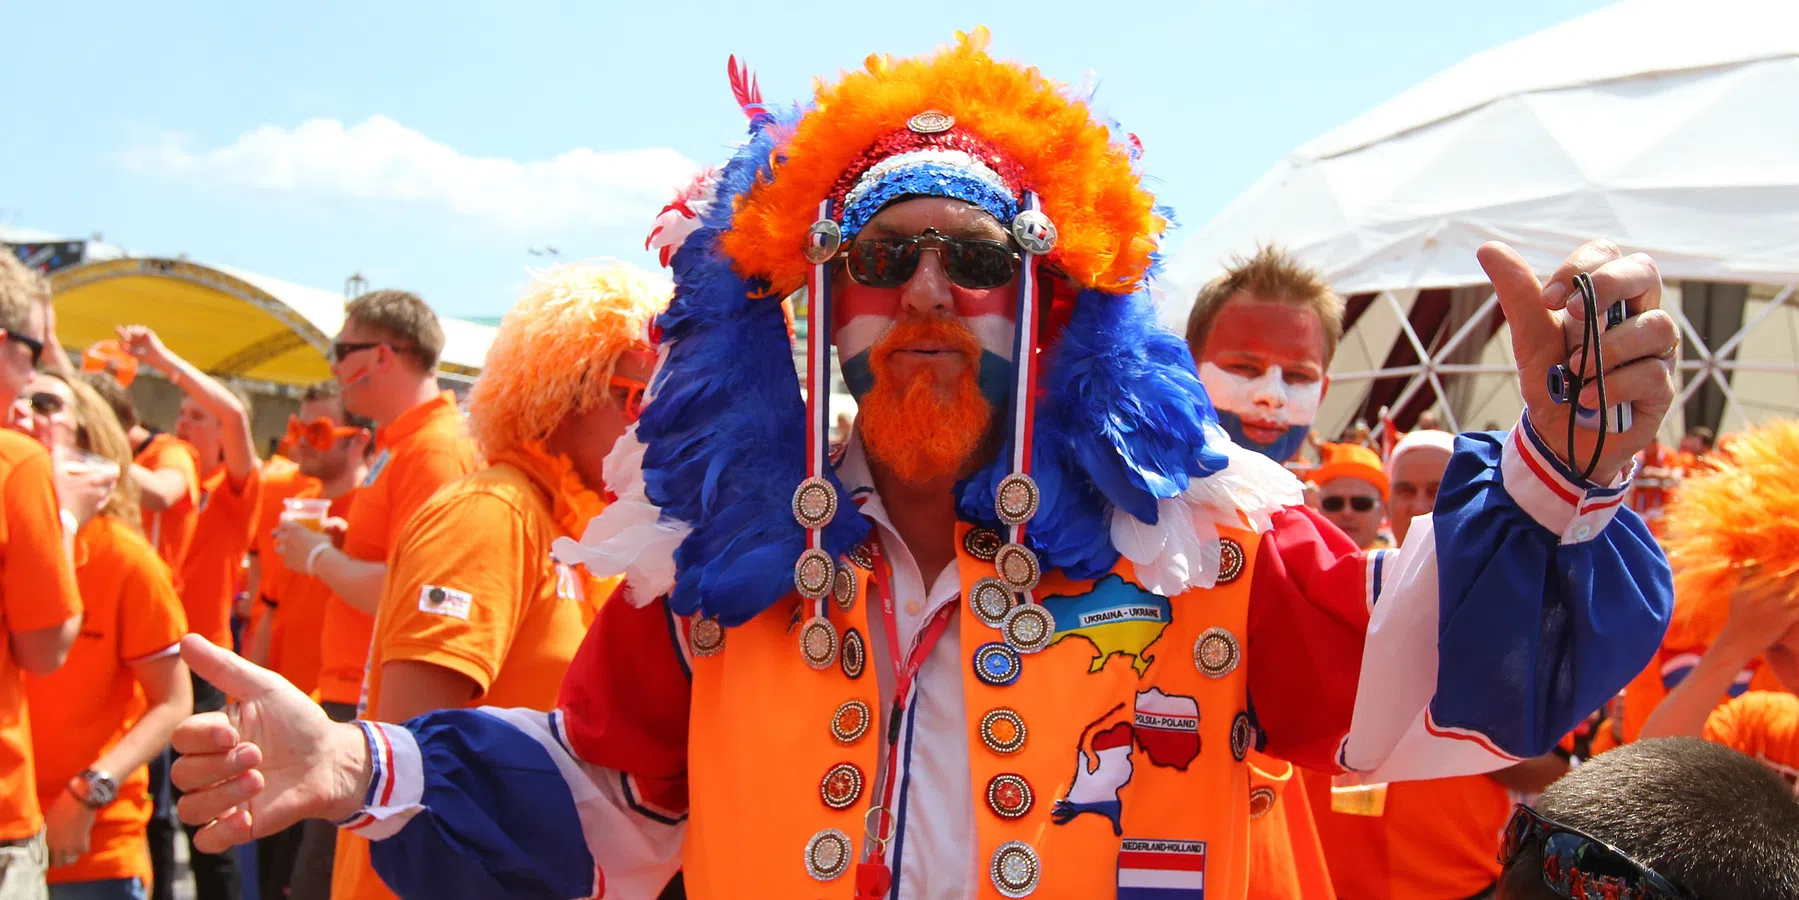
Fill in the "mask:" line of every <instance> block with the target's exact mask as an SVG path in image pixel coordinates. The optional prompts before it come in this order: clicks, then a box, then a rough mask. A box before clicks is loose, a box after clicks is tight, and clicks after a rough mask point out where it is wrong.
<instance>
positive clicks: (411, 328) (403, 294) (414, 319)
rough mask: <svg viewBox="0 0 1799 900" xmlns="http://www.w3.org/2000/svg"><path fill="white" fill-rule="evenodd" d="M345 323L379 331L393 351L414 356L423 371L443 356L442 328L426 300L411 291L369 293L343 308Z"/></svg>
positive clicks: (434, 366)
mask: <svg viewBox="0 0 1799 900" xmlns="http://www.w3.org/2000/svg"><path fill="white" fill-rule="evenodd" d="M344 322H345V323H346V324H347V323H350V322H354V323H356V324H357V325H360V326H362V327H364V328H370V329H373V330H375V331H378V332H380V333H381V335H382V336H383V337H385V338H387V339H388V340H391V341H393V342H394V343H395V347H394V350H395V351H397V352H401V353H408V354H411V355H412V356H413V357H416V358H417V359H418V361H419V364H420V366H421V367H422V368H423V369H424V371H426V372H430V371H432V370H434V369H436V368H437V361H438V360H439V359H440V358H442V357H443V352H444V329H443V325H442V324H440V323H439V322H438V321H437V313H436V312H434V311H432V309H431V306H430V304H428V303H426V302H425V298H423V297H420V296H419V295H417V294H414V293H412V292H411V291H396V290H379V291H369V292H368V293H366V294H363V295H362V296H360V297H357V298H356V299H354V300H351V301H350V302H349V303H348V304H347V305H345V306H344Z"/></svg>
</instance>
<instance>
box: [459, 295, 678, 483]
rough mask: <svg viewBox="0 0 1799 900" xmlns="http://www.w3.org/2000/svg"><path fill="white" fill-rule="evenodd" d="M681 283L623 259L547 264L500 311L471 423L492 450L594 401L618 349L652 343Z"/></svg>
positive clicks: (486, 450)
mask: <svg viewBox="0 0 1799 900" xmlns="http://www.w3.org/2000/svg"><path fill="white" fill-rule="evenodd" d="M672 292H673V287H672V286H671V285H669V284H668V282H666V281H663V280H661V279H658V278H656V277H655V276H652V275H650V274H649V273H648V272H645V271H643V270H641V269H638V268H636V267H634V266H630V265H626V264H625V263H620V262H606V263H574V264H569V265H561V266H556V267H555V268H552V269H549V270H548V271H545V272H542V273H540V274H539V275H538V276H537V277H536V278H535V279H533V280H532V282H531V286H530V287H528V288H526V289H525V295H524V296H523V297H521V298H519V301H518V304H517V305H516V306H514V307H512V311H511V312H508V313H507V314H506V318H504V319H502V320H501V321H500V329H499V331H498V332H497V333H495V335H494V339H493V344H492V345H490V346H489V347H488V348H487V362H486V363H485V364H484V365H483V366H482V367H481V377H480V378H478V379H476V381H475V386H474V387H473V388H471V389H470V390H469V430H470V432H471V433H472V434H473V435H474V437H475V442H476V443H477V444H479V445H480V447H481V452H482V454H483V455H485V456H487V457H488V458H490V459H491V458H493V456H494V455H495V454H498V453H502V452H505V451H507V450H513V449H517V448H520V447H523V446H528V445H531V444H534V443H538V442H541V441H543V440H544V439H545V438H547V437H549V435H550V432H552V431H554V430H556V426H557V425H560V424H561V423H562V421H563V420H564V419H566V418H568V417H569V416H573V415H578V414H580V413H582V412H585V411H587V409H588V407H589V406H590V405H591V404H592V403H593V400H594V398H595V397H598V396H605V391H604V390H600V391H597V392H596V391H595V390H594V386H595V385H600V386H602V387H604V386H608V385H610V383H611V381H612V373H613V370H614V369H615V368H616V367H617V365H618V358H619V356H620V355H621V354H623V353H625V352H626V351H628V350H631V349H633V348H638V347H647V346H648V335H649V326H650V323H651V322H652V321H653V320H654V319H655V318H656V316H658V315H660V314H661V313H662V311H663V310H664V309H666V308H667V307H668V301H669V297H670V295H671V294H672Z"/></svg>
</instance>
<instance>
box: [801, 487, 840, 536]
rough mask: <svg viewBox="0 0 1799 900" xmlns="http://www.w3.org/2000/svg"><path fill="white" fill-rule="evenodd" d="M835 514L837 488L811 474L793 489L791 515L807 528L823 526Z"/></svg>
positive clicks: (829, 521) (827, 523) (828, 522)
mask: <svg viewBox="0 0 1799 900" xmlns="http://www.w3.org/2000/svg"><path fill="white" fill-rule="evenodd" d="M836 515H837V489H836V488H833V487H831V483H830V482H829V481H826V480H824V479H823V478H819V477H817V476H813V477H811V478H808V479H806V480H805V481H802V482H800V486H799V487H797V488H794V490H793V517H794V518H795V519H798V520H799V523H800V524H801V525H803V526H805V527H807V528H823V527H825V526H826V525H829V524H830V523H831V519H832V518H833V517H835V516H836Z"/></svg>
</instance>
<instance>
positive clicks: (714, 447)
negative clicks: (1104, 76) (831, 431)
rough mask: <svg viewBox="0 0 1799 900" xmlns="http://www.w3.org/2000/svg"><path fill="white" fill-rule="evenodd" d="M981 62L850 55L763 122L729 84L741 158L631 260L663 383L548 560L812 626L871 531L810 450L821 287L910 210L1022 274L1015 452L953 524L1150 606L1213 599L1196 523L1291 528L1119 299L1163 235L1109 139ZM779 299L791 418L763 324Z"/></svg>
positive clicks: (1045, 83) (819, 441)
mask: <svg viewBox="0 0 1799 900" xmlns="http://www.w3.org/2000/svg"><path fill="white" fill-rule="evenodd" d="M987 41H988V36H987V32H986V30H985V29H977V30H975V31H974V32H973V33H971V34H963V33H960V32H958V33H957V36H956V42H955V44H954V45H952V46H950V47H947V48H945V49H943V50H941V51H939V52H937V53H936V54H933V55H930V56H926V57H921V58H916V59H904V60H895V59H891V58H888V57H885V56H871V57H869V59H868V60H867V65H866V68H865V70H863V71H859V72H853V73H850V74H846V75H845V76H844V77H843V78H842V80H841V81H839V82H838V83H836V84H821V85H820V87H819V88H818V91H817V95H816V97H815V98H814V101H813V103H812V104H811V105H810V106H807V107H799V108H793V109H789V110H785V111H777V110H772V109H770V108H769V107H768V105H767V104H765V103H763V101H762V98H761V95H760V90H759V88H758V87H757V85H756V82H755V79H754V77H753V76H751V75H749V74H748V72H747V71H746V70H745V69H743V68H742V67H741V66H739V65H738V63H737V61H736V60H735V59H734V58H733V60H732V61H731V64H730V75H731V83H732V88H733V91H734V93H735V94H736V96H737V99H738V103H739V105H740V106H742V108H743V110H744V112H745V114H746V116H748V118H749V121H750V128H749V139H748V141H747V142H746V143H745V144H744V145H743V146H742V147H741V148H740V149H739V151H738V152H737V154H736V155H735V156H734V157H733V158H732V159H731V161H730V162H729V163H727V164H726V165H725V166H723V167H722V168H720V169H718V170H717V171H716V172H709V173H707V174H706V175H705V176H702V178H701V179H700V180H699V181H697V182H696V183H695V184H694V185H692V186H690V187H689V188H688V189H687V190H685V191H683V193H682V195H681V196H680V197H678V198H677V200H676V202H675V203H673V204H671V205H670V206H669V207H668V208H667V209H665V210H664V212H663V215H662V216H660V217H659V218H658V219H657V232H656V233H655V234H653V235H652V237H651V246H652V247H655V248H656V249H658V250H660V251H661V252H662V254H663V256H664V259H665V260H667V262H668V264H669V266H670V267H671V268H672V269H673V273H674V280H675V297H674V301H673V303H671V305H670V306H669V310H668V312H667V313H666V314H665V315H663V316H662V317H661V319H660V320H659V324H660V330H661V340H662V345H661V352H662V355H663V359H662V364H661V366H660V367H659V369H658V374H657V377H656V380H655V384H654V385H653V390H652V396H651V399H650V402H649V403H648V405H647V406H646V408H645V410H644V414H643V417H642V419H641V420H640V421H639V422H638V424H637V425H636V427H635V429H634V431H633V432H631V433H628V434H627V435H626V436H625V438H624V439H623V440H621V441H620V442H619V444H618V446H617V447H616V448H615V449H614V451H613V456H612V457H611V458H610V459H609V460H608V466H607V472H606V480H607V484H608V485H609V486H611V487H612V488H613V490H614V491H616V492H618V493H619V494H620V500H619V501H618V502H615V503H613V504H612V505H611V506H610V507H609V508H608V509H607V511H606V513H605V514H603V515H602V516H600V517H599V518H598V519H596V520H595V521H594V523H593V525H592V526H591V527H590V528H589V529H588V533H587V535H586V536H584V538H583V540H582V541H581V543H580V544H575V543H574V542H572V541H571V542H566V543H565V544H563V545H562V546H561V547H559V549H558V554H559V555H560V556H564V557H569V558H573V559H577V560H579V561H582V562H585V563H587V564H588V566H589V568H590V569H593V570H594V571H595V573H596V574H608V573H611V572H618V571H625V572H626V574H627V577H628V580H629V582H630V583H631V586H632V595H633V596H634V598H635V599H637V600H638V601H640V602H647V601H648V600H649V599H651V598H653V597H655V596H659V595H667V597H668V602H669V604H670V606H671V608H672V609H674V610H675V611H676V612H677V613H680V614H683V615H693V614H698V615H702V616H706V617H713V618H716V619H717V620H718V621H719V622H720V623H722V624H724V625H727V626H729V625H735V624H739V623H742V622H744V621H747V620H748V619H750V618H751V617H753V616H755V615H756V614H758V613H760V612H761V611H763V610H764V609H766V608H768V607H769V606H770V605H772V604H774V603H776V602H777V601H779V600H780V599H781V598H782V597H784V596H790V595H791V594H793V593H794V592H795V590H796V587H797V588H798V591H799V593H801V594H802V595H804V596H806V597H808V598H809V599H812V600H814V601H815V602H817V603H819V604H821V605H822V603H823V598H824V597H825V596H827V595H828V594H829V592H830V590H831V585H830V581H831V578H830V575H831V574H832V569H833V561H834V560H836V559H838V558H841V557H842V556H843V555H844V554H846V553H848V552H849V551H850V550H851V549H852V548H853V547H854V546H856V544H857V543H858V542H859V541H861V540H862V539H863V538H864V537H865V536H866V535H867V533H868V529H869V526H868V523H867V522H866V520H864V519H863V517H861V516H859V515H856V514H855V513H854V510H855V505H854V504H853V503H852V502H851V501H850V498H849V496H848V495H847V493H846V492H845V491H844V489H843V486H842V484H841V483H840V482H839V481H838V479H837V477H836V474H835V472H834V471H833V470H832V467H831V465H830V464H829V461H828V456H827V454H826V449H825V445H824V441H825V435H826V434H827V431H828V423H827V422H826V415H827V410H826V408H825V407H826V404H825V403H824V402H823V400H824V397H825V396H826V395H827V393H828V384H829V382H828V378H827V372H826V365H827V363H826V360H827V359H828V355H827V353H826V350H825V346H826V342H828V340H829V335H830V325H829V322H830V320H829V318H828V317H829V304H830V296H829V281H830V279H829V277H828V269H827V266H829V265H830V264H831V261H832V260H833V259H834V257H835V253H836V251H837V250H838V249H839V248H840V247H842V246H843V245H844V244H845V243H846V242H848V241H849V240H851V239H853V238H854V236H855V233H856V232H857V231H858V230H859V229H860V228H861V227H862V225H864V224H866V222H867V221H868V219H869V217H871V216H872V215H873V214H874V213H875V212H877V211H878V210H879V209H880V208H881V206H883V205H885V204H886V203H887V202H889V201H891V200H894V199H897V198H900V197H904V196H914V195H929V196H946V197H954V198H957V199H961V200H964V201H966V202H969V203H972V204H974V205H977V206H979V207H981V208H982V209H984V210H986V211H987V212H988V213H990V214H992V215H993V216H994V217H995V218H996V219H998V220H999V221H1000V223H1001V224H1002V225H1004V226H1009V227H1010V229H1011V232H1012V235H1013V237H1014V240H1015V241H1016V242H1017V244H1018V246H1019V247H1020V248H1021V255H1022V258H1023V260H1024V262H1023V266H1022V270H1021V272H1020V276H1019V290H1018V295H1019V309H1018V317H1017V318H1018V328H1017V335H1016V341H1017V343H1016V352H1015V353H1014V355H1013V357H1012V358H1013V359H1014V360H1015V361H1017V362H1016V364H1015V369H1016V370H1017V372H1016V377H1014V378H1012V379H1010V381H1011V383H1012V385H1013V388H1012V391H1011V396H1010V403H1011V407H1012V408H1011V415H1010V419H1011V423H1012V426H1013V428H1012V431H1011V432H1010V433H1009V434H1008V436H1007V447H1006V451H1005V452H1004V453H1002V454H1000V456H999V458H998V459H996V460H995V461H994V463H993V464H992V465H990V466H989V467H988V468H987V469H986V470H984V471H981V472H978V473H976V474H975V475H974V476H973V477H972V478H970V479H968V480H967V481H966V482H965V483H963V484H962V485H960V486H958V507H959V510H960V512H961V515H962V516H963V517H964V518H966V519H968V520H970V521H973V522H977V523H980V524H985V525H990V526H1000V527H1006V528H1009V529H1010V531H1009V533H1010V535H1011V543H1014V544H1018V545H1019V547H1018V551H1019V552H1020V553H1024V552H1028V554H1029V556H1030V557H1031V558H1032V559H1033V560H1034V561H1035V562H1036V563H1037V564H1038V565H1037V566H1035V567H1030V568H1034V569H1038V570H1041V571H1046V570H1048V569H1050V568H1058V569H1062V570H1063V571H1065V572H1066V573H1067V574H1069V575H1070V576H1071V577H1075V578H1098V577H1101V576H1102V575H1103V574H1105V573H1106V572H1108V571H1110V570H1111V569H1112V568H1113V567H1114V566H1115V565H1116V564H1117V562H1118V559H1119V556H1120V554H1121V553H1122V554H1123V555H1125V556H1127V557H1129V558H1130V559H1131V560H1132V561H1133V562H1134V563H1136V566H1137V573H1138V577H1139V579H1140V580H1142V581H1143V582H1144V583H1145V585H1146V586H1149V587H1150V588H1151V589H1155V590H1162V591H1164V592H1166V593H1173V592H1176V591H1178V590H1180V589H1184V588H1185V587H1188V586H1192V585H1210V584H1211V583H1212V578H1213V575H1214V574H1215V573H1216V571H1217V564H1218V541H1217V535H1216V531H1215V528H1214V527H1213V524H1212V523H1213V522H1214V521H1216V522H1221V523H1225V524H1230V525H1240V524H1242V523H1243V519H1244V513H1246V512H1247V513H1248V514H1249V518H1250V520H1251V522H1252V523H1254V524H1256V525H1258V526H1260V527H1266V525H1267V520H1266V514H1267V512H1268V510H1270V509H1272V508H1274V507H1276V506H1280V505H1284V504H1286V503H1294V502H1298V500H1299V498H1300V492H1299V487H1298V483H1297V482H1296V481H1294V480H1293V479H1292V477H1291V476H1290V475H1287V474H1286V473H1285V471H1284V470H1282V469H1281V468H1280V467H1279V466H1278V465H1275V464H1273V463H1269V462H1267V461H1266V460H1264V459H1262V458H1261V457H1259V456H1257V455H1255V454H1253V453H1249V452H1247V451H1242V450H1239V449H1238V448H1235V447H1234V446H1232V445H1231V444H1230V443H1229V441H1228V440H1227V439H1225V438H1224V436H1223V432H1222V431H1220V430H1219V429H1218V427H1217V424H1216V417H1215V415H1214V413H1213V411H1212V407H1211V404H1210V402H1209V401H1208V400H1207V398H1206V393H1205V389H1204V388H1203V387H1202V386H1201V385H1200V382H1199V378H1198V376H1197V374H1196V373H1195V370H1194V366H1193V361H1192V357H1191V355H1190V354H1189V352H1188V350H1187V347H1186V345H1185V344H1184V343H1183V342H1182V341H1181V339H1180V338H1178V337H1176V336H1175V335H1173V334H1171V333H1169V332H1168V331H1166V330H1165V329H1163V328H1162V327H1161V326H1160V325H1158V324H1157V323H1156V319H1155V312H1154V308H1153V305H1152V303H1151V301H1150V298H1149V294H1148V291H1147V288H1146V284H1145V282H1146V279H1147V277H1148V276H1149V274H1150V272H1151V270H1152V268H1153V267H1154V265H1155V261H1156V249H1157V242H1158V239H1159V237H1160V235H1161V234H1162V232H1163V230H1164V229H1165V228H1166V226H1167V221H1168V218H1167V216H1166V215H1165V214H1164V213H1163V212H1161V211H1159V210H1158V209H1157V207H1156V205H1155V201H1154V198H1153V197H1152V196H1151V195H1150V194H1149V192H1148V191H1146V190H1145V189H1144V188H1143V186H1142V183H1141V175H1140V173H1139V172H1138V171H1137V160H1138V157H1139V156H1140V155H1141V148H1140V145H1139V144H1138V143H1137V141H1136V139H1135V137H1134V136H1131V135H1127V134H1122V133H1119V132H1118V131H1117V130H1116V129H1115V128H1114V127H1113V125H1112V123H1110V122H1108V121H1106V120H1104V119H1101V118H1098V117H1096V116H1095V114H1094V112H1093V111H1092V110H1091V109H1090V108H1089V105H1088V97H1087V96H1086V94H1085V93H1084V92H1071V91H1070V90H1069V89H1067V88H1066V87H1065V86H1062V85H1058V84H1056V83H1053V82H1051V81H1049V80H1048V79H1046V78H1044V77H1043V76H1042V75H1041V74H1040V73H1039V72H1037V70H1035V69H1031V68H1025V67H1022V66H1019V65H1016V64H1013V63H1009V62H1003V61H999V60H995V59H993V58H992V57H991V56H989V55H988V54H987ZM1040 277H1041V278H1050V279H1053V280H1055V282H1056V283H1057V284H1058V286H1067V287H1069V288H1070V289H1069V290H1068V291H1066V292H1061V293H1058V294H1057V297H1056V300H1055V302H1054V306H1053V308H1051V309H1047V310H1046V309H1039V308H1038V306H1039V303H1038V301H1037V298H1038V297H1039V296H1040V292H1039V291H1036V290H1033V289H1032V287H1031V284H1032V279H1033V278H1040ZM802 288H804V289H806V290H807V291H808V292H809V294H810V297H809V299H810V302H809V304H808V309H809V311H810V314H811V316H812V317H813V319H812V327H811V328H810V329H809V330H808V334H809V340H810V341H811V342H812V345H811V346H810V347H809V348H808V350H809V353H808V359H809V360H810V362H809V363H808V366H807V369H808V372H807V379H808V382H809V384H810V390H809V391H808V393H807V394H806V395H805V396H802V392H801V384H800V381H799V379H798V378H797V377H796V373H795V371H794V365H793V360H792V355H791V353H792V347H791V344H790V341H789V339H788V333H787V329H786V325H785V322H784V320H783V317H782V311H781V307H780V304H779V303H778V299H779V298H781V297H784V296H787V295H789V294H791V293H794V292H795V291H798V290H800V289H802ZM1043 319H1047V320H1048V322H1049V324H1050V325H1051V326H1052V328H1051V329H1049V330H1051V331H1052V332H1053V333H1052V334H1051V336H1050V338H1049V340H1048V342H1047V343H1046V344H1045V345H1044V346H1043V347H1042V348H1041V351H1042V352H1041V354H1039V353H1038V352H1037V351H1038V350H1039V348H1038V347H1037V346H1036V336H1037V332H1038V329H1037V328H1036V327H1035V325H1036V323H1037V322H1038V321H1041V320H1043ZM807 397H810V398H811V399H812V400H813V401H814V402H812V403H810V404H809V403H808V401H807ZM1227 464H1228V465H1229V466H1230V469H1231V471H1230V474H1229V476H1225V475H1223V474H1221V473H1223V472H1224V470H1225V468H1226V466H1227ZM796 488H798V490H797V491H796ZM1025 501H1030V502H1029V503H1026V502H1025ZM1026 507H1028V509H1027V508H1026ZM1207 510H1212V511H1214V515H1212V516H1210V517H1208V516H1207V515H1206V514H1204V513H1205V511H1207ZM1021 513H1022V516H1021V515H1020V514H1021ZM1025 520H1028V522H1029V530H1028V533H1027V532H1026V531H1025V526H1024V522H1025ZM1207 532H1210V533H1209V534H1207ZM796 560H799V562H798V564H797V566H796V562H795V561H796ZM1033 579H1034V573H1033ZM1019 590H1020V591H1021V593H1022V595H1023V596H1024V597H1026V598H1027V600H1028V597H1029V593H1028V592H1029V588H1028V587H1024V588H1020V589H1019Z"/></svg>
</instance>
